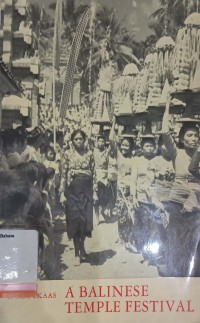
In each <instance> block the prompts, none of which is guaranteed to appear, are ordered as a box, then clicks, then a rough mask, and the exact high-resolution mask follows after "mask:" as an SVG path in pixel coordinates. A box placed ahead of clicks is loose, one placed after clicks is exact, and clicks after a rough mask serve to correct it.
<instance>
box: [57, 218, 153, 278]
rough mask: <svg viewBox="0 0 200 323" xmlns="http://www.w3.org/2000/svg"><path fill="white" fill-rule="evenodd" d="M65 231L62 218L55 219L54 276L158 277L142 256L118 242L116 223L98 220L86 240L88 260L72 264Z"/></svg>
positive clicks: (70, 249) (69, 244) (70, 248)
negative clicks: (79, 263)
mask: <svg viewBox="0 0 200 323" xmlns="http://www.w3.org/2000/svg"><path fill="white" fill-rule="evenodd" d="M64 230H65V218H64V216H62V217H60V216H59V217H57V218H56V219H55V237H56V246H55V255H56V256H55V258H56V259H55V261H56V274H55V278H54V279H72V280H73V279H76V280H77V279H90V278H93V279H97V278H104V279H108V278H134V277H135V278H139V277H141V278H142V277H158V273H157V269H156V267H153V266H148V263H147V262H143V257H142V256H141V255H136V254H133V253H131V252H129V251H127V250H125V247H124V245H123V244H122V243H121V242H120V241H119V236H118V229H117V222H116V221H115V222H113V223H105V221H102V222H100V224H99V225H98V226H97V225H95V226H94V231H93V234H92V238H90V239H88V238H87V240H86V243H85V247H86V252H87V253H88V257H87V261H85V262H82V263H81V265H80V266H78V267H76V266H74V249H73V243H72V241H69V240H68V238H67V234H66V232H65V231H64Z"/></svg>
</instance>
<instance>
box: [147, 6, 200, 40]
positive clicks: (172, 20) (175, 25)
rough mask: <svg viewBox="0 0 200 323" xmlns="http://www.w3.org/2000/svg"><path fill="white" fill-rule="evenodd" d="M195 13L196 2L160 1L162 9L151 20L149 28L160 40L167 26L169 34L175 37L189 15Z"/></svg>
mask: <svg viewBox="0 0 200 323" xmlns="http://www.w3.org/2000/svg"><path fill="white" fill-rule="evenodd" d="M193 11H196V0H160V8H159V9H157V10H156V11H155V12H154V13H153V14H152V15H151V16H150V18H149V27H150V28H151V29H153V30H154V32H155V34H156V36H157V37H158V38H159V37H161V36H162V34H163V32H164V31H165V26H166V31H167V33H168V34H169V35H170V36H172V37H173V36H174V35H175V34H176V33H177V30H178V29H179V28H180V27H182V26H183V24H184V20H185V18H186V17H187V15H188V14H190V13H191V12H193ZM161 26H162V27H163V28H160V27H161Z"/></svg>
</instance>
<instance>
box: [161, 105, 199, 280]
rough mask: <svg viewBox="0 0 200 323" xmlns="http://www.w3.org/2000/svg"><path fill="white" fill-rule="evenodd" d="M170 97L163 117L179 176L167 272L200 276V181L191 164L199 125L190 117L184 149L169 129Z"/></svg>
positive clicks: (182, 132)
mask: <svg viewBox="0 0 200 323" xmlns="http://www.w3.org/2000/svg"><path fill="white" fill-rule="evenodd" d="M169 101H170V100H168V103H167V106H166V111H165V114H164V117H163V125H162V133H163V141H164V144H165V146H166V148H167V151H168V155H169V156H170V158H171V160H172V162H173V165H174V169H175V180H174V183H173V185H172V189H171V192H170V195H169V202H170V207H169V214H170V216H169V225H168V228H167V232H168V243H167V276H173V277H186V276H200V266H198V259H199V256H198V254H197V253H198V250H199V248H198V246H199V240H200V216H199V201H198V199H197V198H196V194H195V192H198V191H200V181H199V178H198V176H196V174H195V172H194V173H193V171H194V168H193V165H194V164H193V165H192V164H191V162H192V158H193V156H194V153H195V150H196V148H197V145H198V142H199V128H198V127H197V126H196V123H194V122H191V121H190V120H189V119H187V122H185V123H184V124H183V126H182V127H181V129H180V132H179V144H180V148H181V149H180V148H177V146H176V144H175V142H174V140H173V138H172V136H171V134H170V132H169ZM193 121H194V120H193ZM193 161H194V160H193ZM190 168H191V169H190ZM191 171H192V172H191Z"/></svg>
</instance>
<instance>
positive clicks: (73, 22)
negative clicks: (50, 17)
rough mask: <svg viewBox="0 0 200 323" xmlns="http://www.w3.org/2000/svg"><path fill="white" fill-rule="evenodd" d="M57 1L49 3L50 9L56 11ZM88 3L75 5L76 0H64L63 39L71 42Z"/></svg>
mask: <svg viewBox="0 0 200 323" xmlns="http://www.w3.org/2000/svg"><path fill="white" fill-rule="evenodd" d="M55 8H56V2H53V3H51V4H50V5H49V9H51V10H53V11H55ZM86 8H87V5H79V6H78V7H76V6H75V0H64V1H63V17H62V18H63V31H62V39H65V40H67V41H69V43H70V44H71V43H72V41H73V37H74V33H75V32H76V27H77V25H78V22H79V20H80V17H81V16H82V14H83V12H84V11H85V10H86Z"/></svg>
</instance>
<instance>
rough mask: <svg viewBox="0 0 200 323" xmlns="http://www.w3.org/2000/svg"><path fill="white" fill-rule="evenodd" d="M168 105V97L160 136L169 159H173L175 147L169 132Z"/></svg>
mask: <svg viewBox="0 0 200 323" xmlns="http://www.w3.org/2000/svg"><path fill="white" fill-rule="evenodd" d="M169 107H170V97H169V98H168V100H167V104H166V109H165V113H164V116H163V121H162V137H163V142H164V144H165V147H166V149H167V152H168V155H169V157H170V158H171V160H174V159H175V158H176V155H177V147H176V144H175V142H174V139H173V138H172V136H171V134H170V132H169V130H170V129H169Z"/></svg>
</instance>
